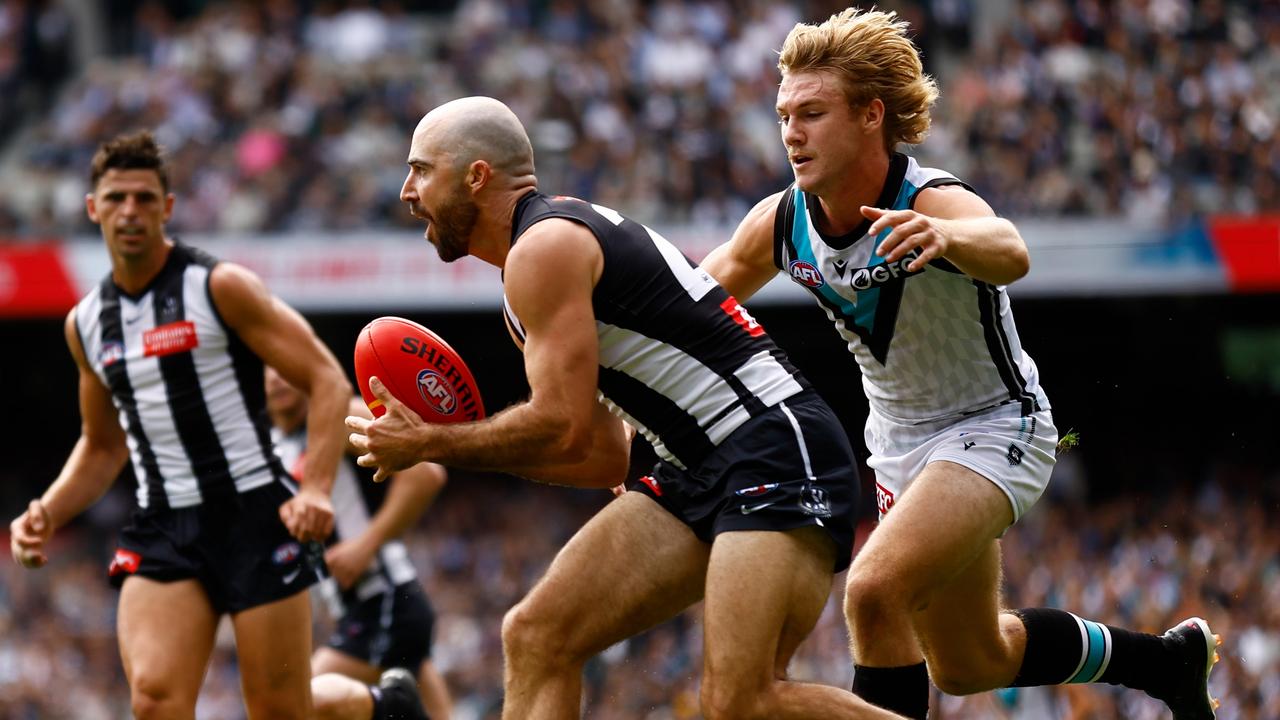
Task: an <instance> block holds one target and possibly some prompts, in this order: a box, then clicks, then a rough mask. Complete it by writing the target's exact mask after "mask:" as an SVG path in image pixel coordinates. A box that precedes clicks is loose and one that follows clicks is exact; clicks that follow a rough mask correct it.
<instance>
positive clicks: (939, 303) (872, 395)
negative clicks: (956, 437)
mask: <svg viewBox="0 0 1280 720" xmlns="http://www.w3.org/2000/svg"><path fill="white" fill-rule="evenodd" d="M940 185H964V183H962V182H960V181H959V180H957V179H956V178H954V177H952V176H951V175H949V174H947V173H945V172H943V171H941V170H934V169H932V168H922V167H920V166H919V165H917V164H916V161H915V159H914V158H911V157H908V156H906V155H903V154H901V153H894V154H893V156H892V158H891V161H890V165H889V173H888V177H887V178H886V180H885V185H884V190H883V191H882V193H881V196H880V198H879V200H877V202H876V207H881V208H888V209H894V210H901V209H908V208H911V207H912V206H913V205H914V203H915V198H916V196H917V194H918V193H919V192H920V191H921V190H923V189H925V188H929V187H937V186H940ZM965 187H968V186H967V185H965ZM817 203H818V199H817V198H816V197H810V196H809V195H807V194H806V193H804V192H803V191H801V190H799V189H798V188H796V187H795V186H794V185H792V186H791V187H790V188H788V189H787V191H786V192H784V193H783V197H782V200H781V201H780V203H779V206H778V210H777V214H776V216H775V225H774V263H775V264H776V265H777V266H778V268H779V269H782V270H784V271H786V272H787V274H788V275H790V276H791V279H792V280H794V281H795V282H797V283H800V284H801V285H804V286H805V287H806V288H808V290H809V292H810V293H811V294H812V295H813V297H814V299H816V300H817V301H818V304H819V305H820V306H822V308H823V309H824V310H826V312H827V316H828V317H830V318H831V320H832V322H833V323H835V327H836V331H837V332H839V333H840V336H841V337H842V338H843V339H844V340H845V341H846V342H847V343H848V348H849V352H851V353H853V355H854V357H855V358H856V359H857V362H858V366H859V367H860V368H861V370H862V384H863V388H864V389H865V391H866V394H867V399H868V401H869V403H870V405H871V409H872V410H873V412H874V413H875V414H878V415H879V416H881V417H882V418H884V419H886V420H888V421H890V422H891V423H894V424H897V425H923V424H930V423H935V422H938V421H946V420H950V419H954V418H958V417H962V416H965V415H968V414H972V413H976V412H981V411H984V410H990V409H994V408H997V407H1000V406H1005V405H1007V406H1009V408H1008V410H1007V411H1009V412H1012V411H1014V410H1016V412H1017V413H1020V414H1021V415H1028V414H1030V413H1032V412H1034V411H1035V410H1037V409H1047V408H1048V401H1047V399H1046V398H1045V396H1044V393H1043V392H1042V391H1041V389H1040V385H1039V377H1038V373H1037V371H1036V365H1035V363H1034V362H1032V360H1031V357H1030V356H1029V355H1027V354H1026V353H1024V352H1023V351H1022V346H1021V344H1020V343H1019V341H1018V331H1017V328H1016V327H1015V326H1014V322H1013V313H1012V311H1011V310H1010V307H1009V297H1008V295H1007V294H1006V293H1005V290H1004V288H1003V287H1001V286H996V285H992V284H990V283H986V282H983V281H981V280H976V279H974V278H971V277H969V276H967V275H965V274H963V273H961V272H960V271H959V270H958V269H957V268H956V267H955V266H954V265H952V264H951V263H949V262H947V261H946V260H934V261H933V262H931V263H929V264H928V266H926V267H925V268H924V269H923V270H920V271H917V272H908V271H907V265H909V264H910V263H911V261H912V260H913V259H914V258H915V257H916V253H915V251H913V252H911V253H909V254H908V255H906V256H905V257H903V258H901V259H899V260H897V261H895V262H892V263H888V262H885V259H884V258H882V257H880V256H878V255H876V254H875V248H876V246H877V245H878V244H879V243H880V242H881V241H882V240H883V239H884V237H885V236H886V235H888V233H889V229H888V228H886V229H885V230H884V231H883V232H881V233H880V234H879V235H878V236H877V237H874V238H873V237H868V236H867V235H866V231H867V229H868V228H869V227H870V224H871V223H870V221H865V222H864V223H863V224H862V225H860V226H859V227H858V228H855V229H854V230H853V232H851V233H850V234H848V235H845V236H843V237H840V238H828V237H825V236H823V235H822V234H821V233H820V232H819V231H818V229H817V228H816V227H815V224H814V222H813V216H812V214H811V210H810V209H811V208H812V207H816V205H817Z"/></svg>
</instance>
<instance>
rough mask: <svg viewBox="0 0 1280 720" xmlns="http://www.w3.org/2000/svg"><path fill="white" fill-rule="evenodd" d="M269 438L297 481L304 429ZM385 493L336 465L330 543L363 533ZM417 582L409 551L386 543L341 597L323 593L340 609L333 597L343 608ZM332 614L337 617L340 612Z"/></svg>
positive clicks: (344, 464) (328, 590)
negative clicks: (343, 605)
mask: <svg viewBox="0 0 1280 720" xmlns="http://www.w3.org/2000/svg"><path fill="white" fill-rule="evenodd" d="M272 438H273V440H274V441H275V447H276V453H277V454H278V455H279V456H280V460H281V462H283V464H284V467H285V468H286V469H287V470H289V474H290V475H292V476H293V477H295V478H296V477H301V475H302V467H303V463H304V461H305V455H306V449H307V432H306V428H305V427H304V428H302V429H300V430H298V431H295V432H293V433H289V434H287V435H286V434H285V433H282V432H280V431H279V430H276V429H273V430H272ZM286 482H287V481H286ZM385 492H386V487H385V485H374V484H373V483H372V482H361V479H360V476H359V475H357V474H356V471H355V468H354V467H353V466H352V462H351V459H350V458H347V457H345V456H344V457H343V458H342V460H341V461H340V462H339V463H338V471H337V473H336V474H335V475H334V479H333V493H332V495H331V496H330V497H331V498H332V501H333V527H334V530H333V536H332V538H331V540H330V542H331V543H334V542H340V541H342V540H351V539H353V538H355V537H358V536H359V535H360V534H361V533H363V532H364V531H365V529H366V528H368V527H369V521H370V519H371V518H372V517H373V515H374V514H375V513H377V512H378V508H380V507H382V501H383V497H384V495H385ZM417 578H418V573H417V572H416V571H415V570H414V568H413V563H412V562H410V561H409V551H408V549H407V548H405V545H404V543H403V542H401V541H400V540H389V541H387V542H386V543H383V545H382V546H381V547H379V548H378V551H377V553H375V554H374V558H373V562H372V563H370V565H369V568H368V569H367V570H366V571H365V573H364V575H363V576H361V578H360V579H359V580H357V581H356V583H355V584H354V585H353V586H352V587H351V589H350V590H348V591H347V592H346V593H341V591H339V590H338V587H337V583H332V582H326V583H325V587H324V588H323V592H324V594H325V596H326V600H328V601H329V603H330V606H331V607H340V606H341V605H342V602H341V601H340V600H339V598H338V597H336V596H337V595H338V594H342V595H344V597H343V598H342V600H345V604H351V603H352V602H353V601H363V600H367V599H369V598H371V597H373V596H374V595H379V594H381V593H385V592H390V591H391V590H392V589H393V588H394V587H395V586H397V585H400V584H403V583H407V582H410V581H412V580H416V579H417ZM335 614H338V615H340V614H341V611H339V612H337V613H335Z"/></svg>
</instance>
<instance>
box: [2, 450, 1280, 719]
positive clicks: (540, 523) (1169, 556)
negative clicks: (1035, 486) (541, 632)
mask: <svg viewBox="0 0 1280 720" xmlns="http://www.w3.org/2000/svg"><path fill="white" fill-rule="evenodd" d="M1068 457H1070V456H1068ZM1071 472H1072V473H1079V472H1082V471H1081V470H1080V469H1079V467H1075V468H1074V469H1072V471H1071ZM1271 472H1272V473H1273V474H1272V475H1270V476H1267V475H1266V474H1265V473H1264V472H1263V471H1262V470H1261V469H1259V468H1240V467H1232V466H1227V465H1224V466H1222V467H1221V468H1219V470H1218V471H1216V472H1215V473H1214V474H1213V476H1212V477H1210V478H1208V479H1207V480H1206V481H1205V482H1203V483H1202V484H1201V485H1200V486H1199V488H1198V490H1195V491H1184V490H1176V491H1174V490H1168V489H1162V490H1160V491H1159V492H1158V493H1153V494H1151V495H1149V496H1139V495H1129V496H1125V497H1121V498H1118V499H1113V500H1108V501H1105V502H1101V503H1094V504H1089V503H1088V502H1087V501H1086V500H1085V499H1084V498H1083V497H1082V496H1081V495H1079V494H1078V490H1079V488H1078V486H1076V485H1074V483H1075V482H1076V481H1078V480H1079V478H1076V477H1074V476H1073V477H1072V478H1064V482H1066V484H1067V486H1069V487H1067V488H1065V490H1066V492H1064V493H1063V494H1062V495H1061V496H1060V497H1059V496H1054V495H1052V494H1051V496H1050V497H1048V498H1046V499H1045V500H1043V501H1042V505H1041V506H1040V507H1037V508H1036V510H1035V511H1034V512H1032V513H1030V514H1028V516H1027V517H1026V518H1024V520H1023V521H1022V522H1020V523H1019V524H1018V525H1016V526H1014V528H1013V529H1012V530H1010V536H1011V542H1014V543H1015V544H1016V545H1017V546H1018V548H1019V552H1017V553H1012V554H1010V555H1008V556H1007V557H1006V558H1005V581H1006V584H1007V589H1008V602H1010V603H1011V604H1012V605H1013V606H1017V607H1029V606H1041V605H1065V606H1070V607H1078V608H1080V610H1081V612H1084V613H1088V614H1089V615H1090V616H1091V617H1098V618H1100V619H1102V620H1104V621H1106V622H1111V623H1115V624H1118V625H1124V626H1130V627H1134V628H1140V629H1143V630H1147V631H1150V632H1156V633H1158V632H1163V630H1164V629H1165V628H1166V627H1168V626H1169V625H1171V624H1172V623H1173V622H1176V621H1177V620H1179V619H1181V618H1183V617H1186V616H1189V615H1202V616H1204V617H1206V618H1208V619H1209V620H1210V622H1211V623H1212V625H1213V627H1214V629H1215V630H1216V631H1217V632H1220V633H1223V635H1224V637H1225V639H1226V643H1225V645H1224V646H1223V648H1222V655H1223V662H1222V663H1221V664H1220V665H1219V666H1218V667H1217V669H1216V670H1215V672H1214V675H1213V682H1212V683H1211V688H1212V690H1213V693H1214V695H1215V696H1216V697H1219V698H1222V700H1223V703H1224V705H1223V710H1222V711H1221V716H1222V717H1224V718H1239V719H1241V720H1267V719H1270V718H1276V717H1280V680H1278V679H1277V678H1280V525H1277V523H1276V522H1275V517H1276V514H1277V511H1278V510H1280V477H1277V476H1276V475H1274V472H1275V471H1274V470H1272V471H1271ZM1051 487H1052V486H1051ZM606 498H607V494H606V493H601V492H590V491H573V490H567V489H563V488H547V487H542V486H535V485H531V484H529V483H525V482H522V481H517V480H512V479H502V478H491V477H467V478H465V479H463V480H459V482H456V483H453V484H451V485H450V487H449V488H448V489H446V490H445V492H444V494H443V495H442V496H441V498H440V499H439V501H438V502H437V504H436V505H435V506H434V507H433V508H432V510H431V512H430V513H428V515H427V517H426V518H425V519H424V521H423V525H422V526H421V527H420V528H418V529H417V530H415V531H414V532H413V533H412V535H411V536H410V537H409V538H408V540H409V542H408V545H409V548H410V553H411V556H412V558H413V561H414V563H415V564H416V565H417V567H418V568H419V570H420V574H421V577H422V578H423V582H424V583H425V584H426V585H427V587H428V589H429V591H430V593H431V597H432V600H433V602H434V603H435V605H436V611H437V613H438V623H437V626H436V628H437V637H436V652H435V655H434V657H435V661H436V663H437V665H438V667H439V668H440V670H441V672H443V673H444V674H445V677H446V679H447V681H448V682H449V685H450V690H451V691H452V692H453V694H454V697H455V699H456V712H455V717H457V718H459V720H482V719H487V718H497V717H498V714H497V713H498V709H499V708H500V704H501V689H502V688H501V678H502V656H501V640H500V637H499V629H500V627H501V622H502V615H503V613H504V612H505V611H506V610H507V609H508V608H509V607H511V606H512V605H513V604H514V603H515V602H516V601H517V600H518V599H519V598H520V597H521V596H522V595H523V594H524V593H525V592H526V591H527V590H528V588H529V587H530V586H531V584H532V583H533V582H535V581H536V580H537V579H538V577H539V576H540V575H541V573H542V572H543V570H544V569H545V568H546V566H547V564H548V563H549V562H550V560H551V558H552V556H553V555H554V553H555V552H556V550H557V549H558V548H559V547H560V546H561V545H562V544H563V543H564V542H565V540H567V538H568V537H569V536H570V535H571V534H572V533H573V532H574V530H575V529H576V528H577V527H579V526H580V525H581V524H582V523H583V522H585V520H586V519H587V518H588V517H589V516H590V515H591V514H592V513H593V512H594V511H595V510H596V509H597V508H598V507H599V505H600V504H601V503H603V502H605V501H606ZM99 527H104V525H97V524H89V525H87V526H86V527H84V528H83V529H82V531H81V532H80V534H79V535H76V534H74V533H68V535H67V537H66V539H64V540H62V541H61V544H60V546H59V547H58V548H56V549H55V552H54V553H53V558H54V562H53V564H52V565H51V566H50V567H49V568H48V569H46V570H45V571H42V572H40V573H30V572H25V573H22V574H21V575H19V568H17V566H15V565H14V564H12V563H9V562H5V563H0V716H2V717H6V718H15V719H24V718H45V719H51V718H72V717H74V718H78V719H82V718H99V717H101V718H117V717H126V716H127V715H126V713H127V712H128V707H129V703H128V687H127V685H126V684H125V682H124V679H123V677H122V675H121V670H120V662H119V658H118V656H117V655H116V653H115V646H114V641H113V632H114V617H113V612H114V607H115V602H114V600H113V598H112V597H111V592H112V591H111V590H109V589H108V587H107V584H106V582H105V580H104V578H103V575H102V574H103V567H105V565H104V563H105V562H106V558H107V553H108V551H109V548H111V547H113V545H112V544H111V542H110V538H109V537H107V536H106V533H104V532H102V531H101V530H99V529H98V528H99ZM868 529H869V528H864V532H865V531H866V530H868ZM843 586H844V584H843V582H841V581H840V579H839V578H837V580H836V582H835V583H834V584H833V593H832V596H831V598H830V600H829V602H828V605H827V608H826V611H825V612H824V613H823V615H822V618H821V619H820V620H819V623H818V627H817V628H816V629H815V630H814V632H813V633H812V635H811V636H810V637H809V639H808V640H807V641H806V642H805V644H804V645H802V646H801V648H800V651H799V652H798V653H797V655H796V657H795V659H794V661H793V663H792V666H791V673H792V675H793V676H795V677H798V678H804V679H811V680H815V681H819V682H825V683H830V684H836V685H847V684H848V683H849V682H850V678H851V677H852V667H851V666H850V664H849V658H848V646H847V635H846V633H845V629H844V620H843V617H842V613H841V612H840V605H841V599H842V598H841V597H840V595H839V593H840V588H843ZM318 632H321V633H322V632H323V631H318ZM318 637H323V634H319V635H318ZM228 640H229V638H228ZM701 640H702V639H701V635H700V619H699V608H698V607H695V608H694V609H692V610H690V611H688V612H687V613H685V614H684V615H682V616H681V617H679V618H677V619H675V620H673V621H672V622H669V623H667V624H664V625H662V626H660V627H658V628H656V629H655V630H653V631H652V632H650V633H647V634H645V635H643V636H640V637H637V638H633V639H631V640H629V641H626V642H624V643H621V644H619V645H618V646H615V647H613V648H611V649H609V650H608V651H606V652H605V653H603V654H602V655H601V656H600V657H598V658H597V659H595V660H594V661H592V663H591V664H590V665H589V666H588V668H587V671H586V674H585V677H586V688H585V690H586V693H587V714H586V716H587V717H591V718H597V719H607V720H659V719H676V718H696V717H699V715H698V710H697V697H698V695H697V677H698V675H699V668H700V666H701V662H702V658H701ZM221 647H223V648H224V649H223V650H220V651H219V652H218V653H216V654H215V656H214V660H213V663H212V665H211V668H210V671H209V676H208V678H207V680H206V683H205V687H204V690H203V693H202V695H201V702H200V706H199V710H198V717H200V718H202V719H204V720H212V719H214V718H221V719H227V720H235V719H238V718H242V717H243V709H242V706H241V705H240V700H239V690H238V688H237V682H236V677H237V675H236V672H235V668H234V665H233V664H232V663H233V662H234V655H233V654H232V653H231V652H227V651H225V650H226V646H225V645H223V646H221ZM55 675H56V676H59V677H76V678H80V679H82V681H81V682H77V683H74V684H72V686H71V689H70V690H68V691H66V692H62V691H60V692H57V693H51V692H48V688H49V687H51V686H52V685H51V684H50V682H51V681H50V678H51V677H54V676H55ZM60 687H65V686H64V685H60ZM933 707H934V708H935V714H936V715H937V717H938V718H939V720H956V719H959V718H973V717H982V718H988V719H991V720H999V719H1001V718H1008V719H1009V720H1058V719H1064V720H1065V719H1067V718H1084V717H1087V718H1091V719H1094V720H1107V719H1110V720H1120V719H1121V718H1124V719H1126V720H1157V719H1158V718H1163V717H1165V714H1164V713H1165V712H1166V711H1165V710H1164V707H1163V705H1162V704H1160V703H1159V702H1157V701H1154V700H1151V699H1150V698H1148V697H1146V696H1145V695H1143V694H1142V693H1136V692H1132V691H1125V690H1121V689H1119V688H1112V687H1110V686H1088V687H1084V686H1068V687H1060V688H1045V689H1041V688H1032V689H1019V690H1010V691H1001V692H996V693H986V694H983V695H978V696H973V697H968V698H955V697H945V696H938V697H936V698H935V700H934V705H933Z"/></svg>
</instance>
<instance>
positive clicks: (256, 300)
mask: <svg viewBox="0 0 1280 720" xmlns="http://www.w3.org/2000/svg"><path fill="white" fill-rule="evenodd" d="M209 292H210V294H211V295H212V296H213V302H214V304H215V305H216V306H217V308H218V312H219V313H220V314H221V315H222V318H223V320H225V321H226V323H227V325H229V326H230V327H231V328H232V329H233V330H235V331H236V333H237V334H238V335H239V336H240V338H241V339H242V340H244V342H245V344H246V345H248V346H249V349H250V350H252V351H253V352H254V353H255V354H257V356H258V357H259V358H261V360H262V362H264V363H265V364H267V365H270V366H271V367H273V368H275V369H276V371H277V372H279V373H280V375H281V376H282V377H283V378H284V379H285V380H288V381H289V383H290V384H292V385H293V386H294V387H296V388H298V389H299V390H302V391H303V392H305V393H306V394H307V396H308V399H309V404H308V410H307V456H308V462H307V464H306V469H305V470H304V474H303V477H302V479H301V481H300V485H301V489H300V490H299V491H298V494H297V495H296V496H295V497H294V498H293V499H292V500H290V501H289V502H287V503H285V504H284V505H282V506H281V508H280V516H281V519H282V520H284V523H285V525H286V526H287V527H288V528H289V532H290V533H291V534H293V535H294V536H295V537H297V538H298V539H299V540H303V541H307V540H323V539H324V538H326V537H328V536H329V533H331V532H332V531H333V506H332V504H331V503H330V501H329V492H330V490H332V488H333V477H334V473H335V472H336V468H337V467H338V461H339V459H341V457H342V450H343V446H344V433H343V426H342V419H343V418H344V417H345V416H346V411H347V406H348V402H349V401H350V398H351V395H352V389H351V385H350V383H348V382H347V377H346V374H345V373H344V372H343V370H342V366H341V365H339V364H338V360H337V359H336V358H335V357H334V356H333V353H331V352H329V348H328V347H326V346H325V344H324V343H323V342H321V341H320V339H319V338H318V337H316V334H315V331H314V330H312V329H311V325H310V324H308V323H307V321H306V319H305V318H303V317H302V315H300V314H299V313H298V312H297V311H296V310H294V309H293V308H291V307H289V306H288V305H286V304H285V303H284V302H282V301H281V300H280V299H279V298H277V297H275V296H273V295H272V294H271V293H270V291H268V290H267V287H266V285H264V284H263V283H262V280H260V279H259V278H258V276H257V275H254V274H253V273H252V272H250V271H249V270H247V269H245V268H243V267H240V266H239V265H235V264H232V263H219V264H218V265H217V267H215V268H214V269H213V273H212V274H211V276H210V278H209Z"/></svg>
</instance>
